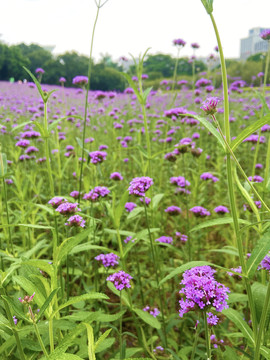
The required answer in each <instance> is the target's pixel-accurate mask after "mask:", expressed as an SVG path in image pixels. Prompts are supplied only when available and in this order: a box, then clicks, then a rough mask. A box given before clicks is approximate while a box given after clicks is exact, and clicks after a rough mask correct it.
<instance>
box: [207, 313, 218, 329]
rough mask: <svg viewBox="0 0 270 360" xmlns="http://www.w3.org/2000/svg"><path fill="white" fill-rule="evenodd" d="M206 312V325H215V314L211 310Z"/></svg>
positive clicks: (216, 321)
mask: <svg viewBox="0 0 270 360" xmlns="http://www.w3.org/2000/svg"><path fill="white" fill-rule="evenodd" d="M206 314H207V323H208V325H212V326H214V325H217V323H218V320H219V318H218V317H217V315H214V314H212V313H211V312H208V313H206Z"/></svg>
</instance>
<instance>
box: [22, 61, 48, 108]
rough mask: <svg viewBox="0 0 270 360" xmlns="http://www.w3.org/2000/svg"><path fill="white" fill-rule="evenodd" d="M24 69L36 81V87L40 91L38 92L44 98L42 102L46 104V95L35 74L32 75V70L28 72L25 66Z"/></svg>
mask: <svg viewBox="0 0 270 360" xmlns="http://www.w3.org/2000/svg"><path fill="white" fill-rule="evenodd" d="M23 69H24V70H25V71H26V72H27V73H28V75H29V76H30V77H31V79H32V80H33V81H34V83H35V84H36V87H37V89H38V92H39V94H40V96H41V97H42V100H43V101H44V102H46V98H45V95H44V91H43V90H42V89H41V85H40V83H39V81H38V79H37V78H36V77H35V75H34V74H32V73H31V71H30V70H28V69H27V68H26V67H25V66H23Z"/></svg>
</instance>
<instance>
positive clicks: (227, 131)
mask: <svg viewBox="0 0 270 360" xmlns="http://www.w3.org/2000/svg"><path fill="white" fill-rule="evenodd" d="M209 15H210V18H211V21H212V24H213V27H214V31H215V34H216V38H217V43H218V49H219V54H220V63H221V75H222V84H223V97H224V128H225V139H226V141H227V143H228V145H230V142H231V137H230V122H229V96H228V82H227V71H226V63H225V58H224V54H223V49H222V44H221V40H220V36H219V32H218V29H217V25H216V22H215V19H214V17H213V14H212V13H210V14H209ZM226 152H227V155H226V157H227V179H228V190H229V198H230V205H231V211H232V217H233V224H234V231H235V235H236V241H237V248H238V252H239V261H240V265H241V267H242V271H243V274H246V272H247V267H246V261H245V257H244V254H243V244H242V239H241V233H240V227H239V222H238V215H237V208H236V201H235V195H234V185H233V171H232V162H231V153H230V151H229V149H227V150H226ZM244 282H245V287H246V290H247V295H248V300H249V306H250V310H251V320H252V324H253V329H254V337H255V339H256V335H257V318H256V313H255V306H254V302H253V296H252V291H251V285H250V281H249V279H247V278H244Z"/></svg>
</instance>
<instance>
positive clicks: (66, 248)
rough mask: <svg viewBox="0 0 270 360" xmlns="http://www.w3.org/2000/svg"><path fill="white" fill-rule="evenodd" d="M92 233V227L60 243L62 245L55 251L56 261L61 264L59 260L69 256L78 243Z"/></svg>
mask: <svg viewBox="0 0 270 360" xmlns="http://www.w3.org/2000/svg"><path fill="white" fill-rule="evenodd" d="M92 231H93V228H92V227H89V228H88V229H86V230H84V231H82V232H80V233H79V234H77V235H75V236H73V237H71V238H68V239H66V240H65V241H63V242H62V244H61V245H60V246H59V247H58V249H57V261H58V262H61V260H62V259H63V258H64V257H65V256H66V255H67V254H69V252H70V251H71V250H72V249H73V248H74V247H75V246H77V245H78V244H79V243H80V242H82V241H83V240H84V239H85V238H86V237H87V236H88V235H89V234H90V233H91V232H92Z"/></svg>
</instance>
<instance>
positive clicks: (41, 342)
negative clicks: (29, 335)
mask: <svg viewBox="0 0 270 360" xmlns="http://www.w3.org/2000/svg"><path fill="white" fill-rule="evenodd" d="M33 325H34V329H35V332H36V335H37V339H38V342H39V345H40V347H41V349H42V351H43V354H44V355H45V357H46V359H49V355H48V353H47V350H46V348H45V346H44V343H43V341H42V339H41V336H40V333H39V330H38V327H37V324H36V323H35V322H33Z"/></svg>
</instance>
